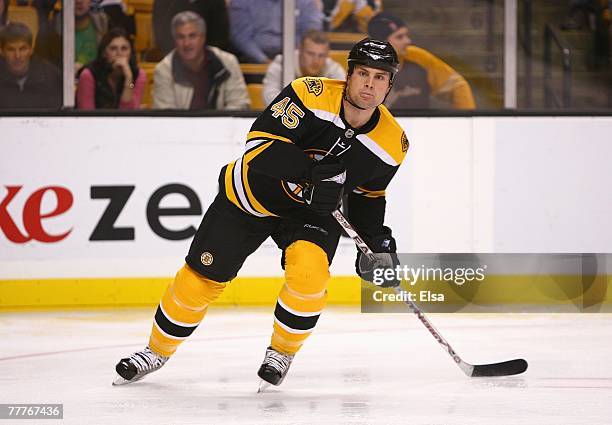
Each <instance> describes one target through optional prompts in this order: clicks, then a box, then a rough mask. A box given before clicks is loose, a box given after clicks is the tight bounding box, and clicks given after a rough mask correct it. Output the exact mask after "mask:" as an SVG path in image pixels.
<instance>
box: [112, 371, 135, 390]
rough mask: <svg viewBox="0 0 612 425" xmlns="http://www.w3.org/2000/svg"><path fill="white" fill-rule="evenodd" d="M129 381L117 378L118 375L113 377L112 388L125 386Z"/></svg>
mask: <svg viewBox="0 0 612 425" xmlns="http://www.w3.org/2000/svg"><path fill="white" fill-rule="evenodd" d="M130 382H131V381H128V380H127V379H123V378H122V377H121V376H119V374H117V375H116V376H115V379H114V380H113V386H114V387H115V386H117V385H125V384H129V383H130Z"/></svg>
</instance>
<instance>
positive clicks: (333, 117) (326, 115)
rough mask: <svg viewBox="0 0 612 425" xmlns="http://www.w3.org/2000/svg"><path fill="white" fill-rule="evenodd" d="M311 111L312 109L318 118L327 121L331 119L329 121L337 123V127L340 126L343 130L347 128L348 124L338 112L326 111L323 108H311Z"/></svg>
mask: <svg viewBox="0 0 612 425" xmlns="http://www.w3.org/2000/svg"><path fill="white" fill-rule="evenodd" d="M311 111H312V113H313V114H315V116H316V117H317V118H320V119H322V120H325V121H329V122H331V123H333V124H335V125H336V127H339V128H341V129H343V130H344V129H345V128H346V126H345V125H344V123H343V122H342V119H341V118H340V115H338V114H334V113H332V112H328V111H324V110H322V109H311Z"/></svg>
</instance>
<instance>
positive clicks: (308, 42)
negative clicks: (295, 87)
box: [263, 30, 346, 104]
mask: <svg viewBox="0 0 612 425" xmlns="http://www.w3.org/2000/svg"><path fill="white" fill-rule="evenodd" d="M328 55H329V39H328V38H327V35H326V34H325V33H324V32H322V31H318V30H309V31H307V32H306V34H304V37H302V42H301V43H300V47H299V48H298V49H297V50H296V51H295V63H296V67H295V78H300V77H325V78H333V79H336V80H344V79H345V78H346V73H345V72H344V68H342V65H340V64H339V63H338V62H336V61H334V60H333V59H331V58H330V57H329V56H328ZM283 87H284V86H283V57H282V55H277V56H276V57H275V58H274V60H273V61H272V63H271V64H270V66H268V70H267V71H266V75H265V76H264V79H263V98H264V99H263V100H264V103H265V104H270V102H272V100H273V99H274V98H275V97H276V95H278V94H279V93H280V92H281V90H282V89H283Z"/></svg>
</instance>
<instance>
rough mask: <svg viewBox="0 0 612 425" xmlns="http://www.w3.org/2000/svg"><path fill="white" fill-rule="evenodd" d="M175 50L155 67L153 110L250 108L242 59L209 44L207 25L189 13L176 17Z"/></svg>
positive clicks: (194, 14) (174, 21) (173, 24)
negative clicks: (239, 59)
mask: <svg viewBox="0 0 612 425" xmlns="http://www.w3.org/2000/svg"><path fill="white" fill-rule="evenodd" d="M171 28H172V36H173V38H174V44H175V46H176V47H175V49H174V50H172V51H171V52H170V53H169V54H168V55H167V56H166V57H165V58H164V59H162V61H161V62H160V63H158V64H157V66H156V67H155V78H154V86H153V107H154V108H160V109H166V108H170V109H190V110H201V109H220V110H230V109H231V110H235V109H248V108H249V106H250V103H251V102H250V99H249V95H248V92H247V88H246V84H245V82H244V77H243V76H242V72H241V71H240V66H239V65H238V60H237V59H236V57H235V56H234V55H232V54H231V53H228V52H225V51H223V50H221V49H218V48H216V47H213V46H207V45H206V23H205V22H204V19H202V17H201V16H199V15H198V14H196V13H194V12H191V11H186V12H181V13H179V14H177V15H176V16H175V17H174V18H172V23H171Z"/></svg>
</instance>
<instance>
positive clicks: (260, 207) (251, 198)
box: [242, 141, 276, 217]
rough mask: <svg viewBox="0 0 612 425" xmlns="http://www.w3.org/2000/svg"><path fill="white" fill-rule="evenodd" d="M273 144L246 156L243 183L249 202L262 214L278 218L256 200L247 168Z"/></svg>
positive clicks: (243, 167)
mask: <svg viewBox="0 0 612 425" xmlns="http://www.w3.org/2000/svg"><path fill="white" fill-rule="evenodd" d="M272 143H274V142H272V141H270V142H268V143H266V144H264V145H261V146H258V147H257V148H255V149H253V150H252V151H250V152H249V153H247V154H245V155H244V158H243V160H242V183H243V185H244V189H245V192H246V195H247V198H248V199H249V202H250V203H251V205H252V206H253V208H254V209H255V210H256V211H257V212H259V213H261V214H265V215H268V216H273V217H276V214H273V213H271V212H270V211H268V210H267V209H266V208H265V207H264V206H263V205H261V203H260V202H259V201H258V200H257V198H255V195H253V191H252V190H251V185H250V184H249V179H248V178H247V168H248V166H249V162H250V161H251V160H252V159H253V158H255V157H256V156H257V155H259V154H260V153H261V152H263V151H265V150H266V149H267V148H268V147H269V146H270V145H271V144H272Z"/></svg>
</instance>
